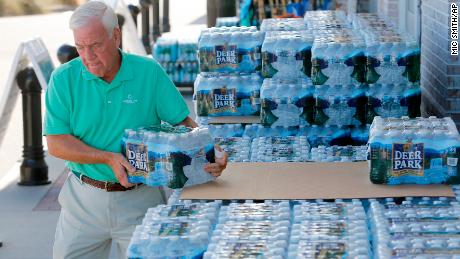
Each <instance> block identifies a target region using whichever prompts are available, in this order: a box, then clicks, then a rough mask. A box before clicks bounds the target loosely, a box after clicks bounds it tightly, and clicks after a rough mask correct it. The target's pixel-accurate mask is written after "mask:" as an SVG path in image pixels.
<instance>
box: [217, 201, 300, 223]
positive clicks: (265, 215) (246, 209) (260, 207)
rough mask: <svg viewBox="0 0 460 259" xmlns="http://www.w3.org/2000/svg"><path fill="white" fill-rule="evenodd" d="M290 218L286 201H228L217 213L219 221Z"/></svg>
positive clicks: (289, 209)
mask: <svg viewBox="0 0 460 259" xmlns="http://www.w3.org/2000/svg"><path fill="white" fill-rule="evenodd" d="M290 219H291V208H290V206H289V202H288V201H281V202H273V201H269V200H266V201H265V202H264V203H230V204H229V205H228V206H223V207H222V208H221V210H220V214H219V223H222V224H223V223H225V222H227V221H229V220H234V221H264V220H270V221H284V220H290Z"/></svg>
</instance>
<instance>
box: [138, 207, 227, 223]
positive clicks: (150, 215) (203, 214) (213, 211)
mask: <svg viewBox="0 0 460 259" xmlns="http://www.w3.org/2000/svg"><path fill="white" fill-rule="evenodd" d="M220 205H221V202H218V201H213V202H207V203H197V202H176V203H174V204H168V205H165V204H160V205H158V206H156V207H154V208H149V209H148V210H147V213H145V217H144V219H143V221H142V222H143V223H142V224H144V225H146V224H148V223H149V222H151V221H152V220H160V219H171V218H184V219H193V220H196V221H199V220H209V221H210V222H211V223H213V224H215V223H216V222H217V215H218V212H219V208H220Z"/></svg>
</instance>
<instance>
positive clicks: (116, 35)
mask: <svg viewBox="0 0 460 259" xmlns="http://www.w3.org/2000/svg"><path fill="white" fill-rule="evenodd" d="M112 39H114V40H115V44H116V45H117V48H119V47H120V44H121V30H120V28H119V27H115V28H114V29H113V33H112Z"/></svg>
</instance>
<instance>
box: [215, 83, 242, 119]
mask: <svg viewBox="0 0 460 259" xmlns="http://www.w3.org/2000/svg"><path fill="white" fill-rule="evenodd" d="M212 101H213V102H212V103H213V109H214V113H217V112H223V111H230V112H236V103H235V102H236V89H235V88H232V89H227V88H226V87H223V88H220V89H214V90H213V91H212Z"/></svg>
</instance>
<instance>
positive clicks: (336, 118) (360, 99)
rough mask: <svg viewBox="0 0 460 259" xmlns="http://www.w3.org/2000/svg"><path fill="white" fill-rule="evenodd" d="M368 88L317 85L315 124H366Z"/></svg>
mask: <svg viewBox="0 0 460 259" xmlns="http://www.w3.org/2000/svg"><path fill="white" fill-rule="evenodd" d="M365 93H366V88H365V87H364V86H361V85H345V84H344V85H335V86H332V85H317V86H315V91H314V93H313V97H314V101H315V105H314V114H313V124H316V125H324V126H338V127H341V126H360V125H363V124H365V123H366V110H365V108H366V95H365Z"/></svg>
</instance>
